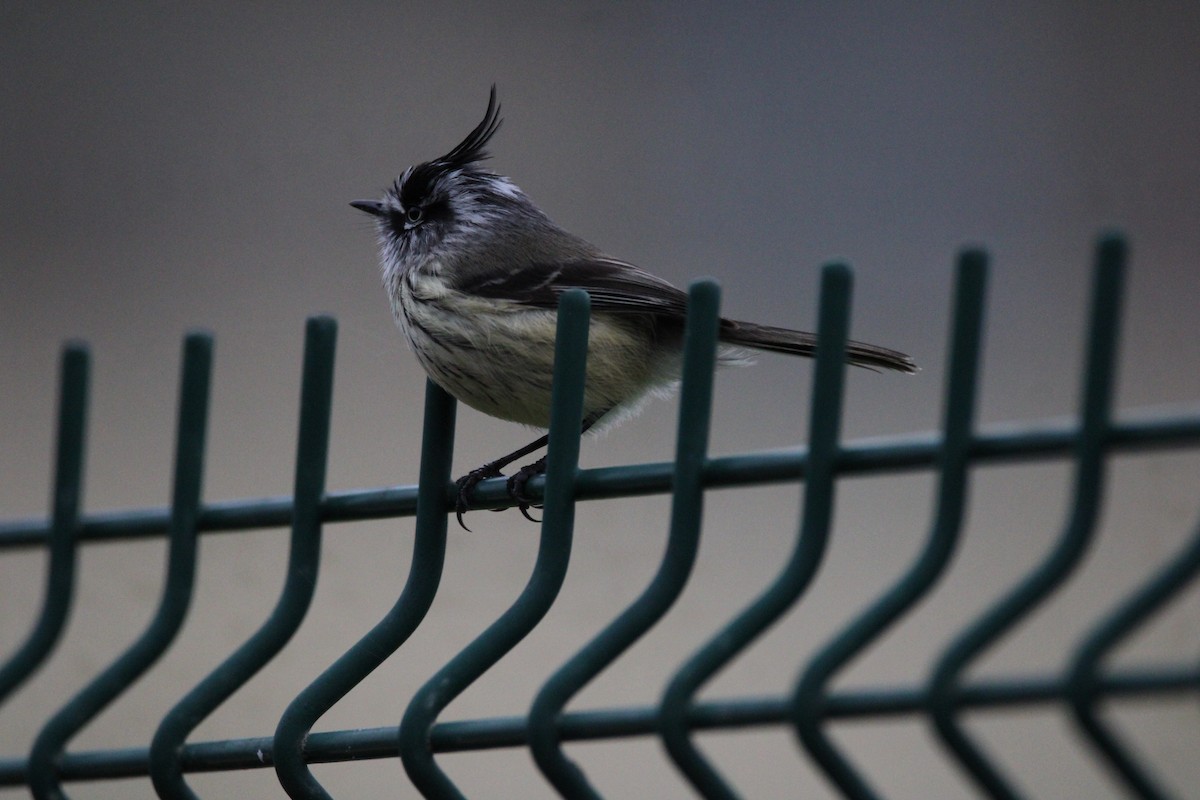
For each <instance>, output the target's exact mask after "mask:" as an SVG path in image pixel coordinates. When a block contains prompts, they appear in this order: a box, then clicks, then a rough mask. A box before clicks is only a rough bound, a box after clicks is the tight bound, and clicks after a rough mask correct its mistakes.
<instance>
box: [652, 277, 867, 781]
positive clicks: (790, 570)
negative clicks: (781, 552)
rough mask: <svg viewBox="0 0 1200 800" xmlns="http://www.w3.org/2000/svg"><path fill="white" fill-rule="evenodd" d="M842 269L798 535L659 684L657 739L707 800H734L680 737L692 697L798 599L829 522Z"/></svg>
mask: <svg viewBox="0 0 1200 800" xmlns="http://www.w3.org/2000/svg"><path fill="white" fill-rule="evenodd" d="M851 283H852V278H851V273H850V268H849V267H847V266H845V265H842V264H830V265H828V266H826V267H825V268H824V270H823V271H822V275H821V299H820V304H819V315H820V319H819V321H818V325H817V334H818V338H817V354H816V366H815V368H814V374H815V377H814V381H813V394H812V404H811V408H810V417H809V430H808V437H809V438H808V441H809V453H808V467H807V473H806V475H807V477H806V482H805V490H804V510H803V512H802V517H801V521H800V526H799V535H798V538H797V540H796V545H795V548H794V550H793V551H792V555H791V557H790V558H789V560H788V562H787V564H786V565H785V566H784V568H783V570H782V571H781V572H780V573H779V575H778V577H777V578H776V579H775V581H774V582H773V583H772V584H771V585H770V586H769V587H768V588H767V589H766V590H764V591H763V593H762V594H761V595H759V597H758V598H757V599H756V600H755V601H754V602H753V603H751V604H750V605H749V606H747V607H746V608H745V609H744V610H743V611H742V612H741V613H739V614H738V615H737V616H736V617H734V619H733V620H732V621H731V622H729V623H728V624H727V625H725V627H724V628H722V629H721V631H720V632H719V633H718V634H717V635H716V636H714V637H713V638H712V639H710V640H709V641H708V643H707V644H706V645H704V647H703V648H701V649H700V650H699V651H697V652H696V654H695V655H693V656H692V657H691V658H689V659H688V660H687V661H686V662H684V664H683V665H682V666H681V667H680V668H679V670H678V671H677V672H676V673H675V675H674V677H673V678H672V679H671V680H670V682H669V683H668V684H667V687H666V691H665V692H664V693H663V698H662V702H661V705H660V707H659V716H660V721H659V725H660V735H661V737H662V740H663V744H664V745H665V746H666V749H667V753H668V755H670V757H671V760H672V761H673V762H674V763H675V765H676V766H677V767H678V768H679V769H680V771H681V772H682V773H683V775H684V777H685V778H687V780H688V781H689V782H690V783H691V784H692V785H693V786H694V787H695V788H696V789H697V790H698V791H699V792H700V793H701V794H702V795H703V796H704V797H708V798H736V797H737V794H736V793H735V792H734V790H733V788H732V787H730V786H729V784H728V783H726V781H725V779H724V778H723V777H722V776H721V774H720V773H719V772H717V770H716V767H714V766H713V765H712V764H711V763H710V762H709V761H708V759H706V758H705V757H704V755H703V754H702V753H701V752H700V750H699V748H697V747H696V745H695V744H693V742H692V741H691V739H690V738H689V736H688V731H689V713H690V710H691V709H690V707H691V704H692V702H693V698H694V697H695V695H696V693H697V692H698V691H699V690H700V687H701V686H703V685H704V683H705V682H707V681H708V680H709V679H710V678H711V677H712V676H713V675H715V674H716V673H717V672H718V671H719V670H720V669H721V668H722V667H724V666H725V665H726V664H727V663H729V662H730V661H731V660H732V659H733V658H734V657H735V656H736V655H737V654H738V653H740V652H741V651H742V650H744V649H745V648H746V647H748V646H749V645H750V643H751V642H753V641H754V640H755V639H756V638H757V637H758V636H759V635H761V634H762V633H763V632H764V631H766V630H767V628H769V627H770V626H771V625H772V624H773V623H774V622H775V621H776V620H778V619H779V617H780V616H782V615H783V613H784V612H785V611H787V610H788V608H790V607H791V606H792V605H793V604H794V603H795V602H796V601H797V600H798V599H799V598H800V596H801V595H802V594H803V593H804V590H805V589H806V588H807V587H808V585H809V583H810V582H811V581H812V579H813V576H814V575H816V572H817V567H818V566H819V565H820V563H821V558H822V556H823V555H824V553H825V545H826V542H827V541H828V538H829V528H830V525H831V523H832V520H833V493H834V492H833V490H834V484H835V481H834V475H835V472H836V466H837V459H838V455H839V452H840V450H839V446H838V436H839V433H840V430H841V416H842V387H843V383H844V379H845V364H844V353H845V349H846V336H847V331H848V330H849V326H850V292H851Z"/></svg>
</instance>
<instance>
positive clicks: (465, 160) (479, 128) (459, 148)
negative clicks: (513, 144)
mask: <svg viewBox="0 0 1200 800" xmlns="http://www.w3.org/2000/svg"><path fill="white" fill-rule="evenodd" d="M502 121H503V120H501V119H500V104H499V103H498V102H496V84H494V83H493V84H492V91H491V93H490V94H489V95H488V107H487V112H486V113H484V115H483V120H482V121H481V122H480V123H479V124H478V125H476V126H475V130H473V131H471V132H470V133H469V134H467V138H465V139H463V140H462V141H461V142H459V143H458V144H457V145H456V146H455V148H454V149H453V150H451V151H450V152H449V153H447V154H446V155H444V156H442V157H441V158H439V159H438V161H440V162H442V163H444V164H446V165H449V166H452V167H466V166H469V165H471V164H474V163H476V162H478V161H483V160H484V159H485V158H487V157H488V153H487V150H485V149H484V148H485V147H486V146H487V143H488V141H490V140H491V138H492V137H493V136H495V135H496V131H498V130H499V129H500V123H501V122H502Z"/></svg>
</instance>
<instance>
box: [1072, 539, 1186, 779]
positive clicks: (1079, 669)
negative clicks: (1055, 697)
mask: <svg viewBox="0 0 1200 800" xmlns="http://www.w3.org/2000/svg"><path fill="white" fill-rule="evenodd" d="M1197 574H1200V526H1197V531H1196V536H1195V537H1194V538H1193V539H1192V541H1191V542H1190V543H1189V544H1188V545H1187V547H1185V548H1184V550H1183V551H1182V552H1181V553H1179V554H1178V555H1177V556H1176V557H1175V558H1173V559H1171V560H1170V561H1168V562H1167V564H1166V566H1165V567H1163V568H1161V569H1160V571H1159V572H1158V573H1157V574H1156V575H1155V576H1154V577H1153V578H1151V579H1150V580H1149V581H1147V582H1146V583H1145V584H1143V585H1142V587H1141V588H1139V589H1138V590H1136V591H1134V592H1133V593H1131V594H1130V595H1129V596H1128V597H1127V598H1125V600H1123V601H1122V602H1121V603H1120V604H1119V605H1118V606H1117V607H1116V609H1115V610H1113V611H1112V613H1110V614H1108V615H1107V616H1105V617H1104V619H1102V620H1101V621H1100V623H1099V624H1098V625H1096V626H1095V628H1094V629H1093V630H1092V631H1091V632H1090V633H1089V634H1088V635H1087V636H1085V637H1084V638H1083V641H1082V642H1081V644H1080V645H1079V648H1078V649H1077V650H1076V652H1075V656H1074V658H1073V659H1072V663H1071V666H1070V668H1069V669H1068V670H1067V700H1068V701H1069V702H1070V704H1071V711H1072V713H1073V716H1074V718H1075V723H1076V724H1077V725H1078V727H1079V729H1080V730H1081V731H1082V732H1083V734H1084V735H1085V737H1086V740H1087V741H1088V742H1089V743H1090V744H1091V745H1092V747H1093V748H1094V749H1095V753H1096V755H1097V757H1098V760H1100V761H1101V762H1102V763H1103V764H1104V765H1105V766H1106V767H1107V768H1108V770H1109V772H1110V773H1111V774H1112V775H1113V777H1114V779H1116V780H1119V781H1121V782H1122V783H1123V784H1124V786H1125V787H1126V788H1127V789H1129V791H1130V792H1132V793H1133V794H1134V795H1136V796H1138V797H1142V798H1147V800H1160V799H1165V798H1168V797H1170V794H1169V793H1168V792H1167V790H1166V789H1164V788H1163V787H1161V786H1160V785H1159V784H1158V782H1157V781H1155V780H1154V778H1153V777H1152V773H1151V772H1150V770H1149V768H1147V767H1145V766H1142V765H1141V764H1139V763H1138V761H1137V759H1136V758H1135V757H1134V756H1133V755H1132V754H1131V753H1130V752H1129V750H1128V749H1127V748H1126V746H1125V745H1124V744H1123V743H1122V742H1121V739H1120V738H1119V737H1118V736H1117V734H1116V732H1115V731H1114V730H1112V729H1111V728H1110V727H1109V726H1108V725H1107V724H1106V723H1105V722H1104V721H1103V720H1102V719H1101V718H1100V716H1099V714H1098V713H1097V709H1096V705H1097V703H1099V701H1100V700H1101V699H1102V695H1103V687H1102V681H1103V676H1101V675H1100V661H1101V659H1103V658H1104V657H1105V656H1107V655H1108V654H1109V653H1110V652H1112V650H1113V649H1114V648H1116V647H1117V645H1119V644H1120V643H1121V642H1122V641H1124V640H1125V639H1126V638H1127V637H1128V636H1129V635H1130V634H1131V633H1133V632H1134V631H1135V630H1137V629H1138V627H1139V626H1141V625H1142V624H1143V623H1144V622H1145V621H1146V620H1148V619H1149V618H1150V617H1151V616H1152V615H1153V614H1154V613H1156V612H1157V611H1159V610H1160V609H1161V608H1162V607H1163V606H1165V605H1166V604H1167V603H1168V602H1169V601H1170V600H1171V599H1172V598H1174V597H1175V596H1176V595H1177V594H1178V593H1179V592H1180V591H1182V590H1183V589H1184V588H1186V587H1187V585H1188V584H1189V583H1191V582H1192V581H1193V580H1195V578H1196V575H1197Z"/></svg>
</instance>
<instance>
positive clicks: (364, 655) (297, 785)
mask: <svg viewBox="0 0 1200 800" xmlns="http://www.w3.org/2000/svg"><path fill="white" fill-rule="evenodd" d="M454 417H455V405H454V399H453V398H452V397H451V396H450V395H448V394H446V393H445V392H444V391H442V390H441V389H439V388H438V387H437V385H436V384H434V383H433V382H432V381H431V382H428V383H427V384H426V387H425V428H424V431H423V439H422V442H421V475H420V482H419V483H418V487H417V519H416V536H415V537H414V540H413V557H412V565H411V566H410V567H409V570H408V581H407V582H406V583H405V584H404V590H403V591H402V592H401V593H400V598H399V599H398V600H397V601H396V604H395V605H394V606H392V609H391V610H390V611H389V612H388V613H387V616H385V617H384V618H383V619H382V620H380V622H379V623H378V624H377V625H376V626H375V627H374V628H372V629H371V630H370V632H368V633H367V635H365V636H364V637H363V638H362V639H360V640H359V641H358V642H357V643H356V644H355V645H354V646H353V647H351V648H350V649H349V650H347V651H346V654H345V655H343V656H342V657H341V658H339V659H338V660H337V661H336V662H335V663H334V664H333V665H332V666H331V667H329V669H327V670H326V671H325V672H324V673H322V674H321V676H320V677H319V678H317V680H315V681H313V683H312V684H310V685H309V686H308V687H306V688H305V689H304V691H302V692H300V694H299V695H297V696H296V699H295V700H294V701H292V703H291V704H290V705H289V706H288V707H287V710H286V711H285V712H284V714H283V717H282V718H281V719H280V720H279V726H278V727H277V728H276V729H275V738H274V740H273V741H272V743H271V748H270V752H271V753H272V754H273V760H274V763H275V772H276V774H278V775H279V783H280V784H281V785H282V786H283V788H284V790H285V791H286V792H287V793H288V796H289V797H294V798H319V799H323V798H329V797H330V795H329V793H328V792H326V791H325V788H324V787H323V786H321V784H320V783H319V782H318V781H317V779H316V778H315V777H314V776H313V774H312V772H311V771H310V770H309V769H308V763H307V762H306V755H307V754H306V753H305V752H304V745H305V741H306V739H307V738H308V735H309V732H310V731H311V730H312V726H313V725H314V724H315V723H316V721H317V720H318V719H319V718H320V717H321V715H322V714H324V713H325V712H326V711H328V710H329V709H330V708H332V707H333V706H334V704H336V703H337V702H338V701H339V700H341V699H342V698H343V697H344V696H345V695H346V694H347V693H348V692H349V691H350V690H351V689H353V688H354V687H355V686H357V685H358V684H359V683H360V682H362V680H363V679H365V678H366V677H367V676H368V675H369V674H371V672H373V671H374V670H375V668H376V667H378V666H379V665H380V664H382V663H383V662H384V661H385V660H387V657H388V656H390V655H391V654H392V653H394V652H395V651H396V650H398V649H399V648H400V645H402V644H404V642H405V640H407V639H408V637H409V636H410V635H411V634H412V632H413V631H415V630H416V629H417V626H418V625H420V624H421V620H423V619H424V618H425V613H426V612H427V611H429V607H430V605H432V604H433V597H434V595H435V594H437V588H438V584H439V583H440V582H441V577H442V565H443V563H444V562H445V558H446V524H447V523H446V521H447V516H446V503H447V498H446V486H447V485H448V484H449V483H450V467H451V463H450V462H451V454H452V453H453V452H454V421H455V420H454Z"/></svg>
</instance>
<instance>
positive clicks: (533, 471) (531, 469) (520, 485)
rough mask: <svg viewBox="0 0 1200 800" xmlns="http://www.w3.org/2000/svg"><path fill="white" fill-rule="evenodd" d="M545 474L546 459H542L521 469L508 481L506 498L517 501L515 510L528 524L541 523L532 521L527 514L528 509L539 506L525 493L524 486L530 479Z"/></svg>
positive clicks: (536, 520) (530, 516)
mask: <svg viewBox="0 0 1200 800" xmlns="http://www.w3.org/2000/svg"><path fill="white" fill-rule="evenodd" d="M545 472H546V459H545V458H544V457H543V458H539V459H538V460H537V461H534V462H533V463H532V464H526V465H525V466H523V467H521V468H520V469H519V470H517V471H516V472H515V473H513V475H512V477H510V478H509V479H508V496H509V497H511V498H512V499H513V500H516V501H517V510H518V511H520V512H521V516H523V517H525V519H527V520H529V521H530V522H541V520H539V519H534V518H533V516H532V515H531V514H530V513H529V509H530V508H541V505H540V504H537V503H534V502H533V498H532V497H530V496H529V495H528V494H526V493H525V484H527V483H529V480H530V479H531V478H534V477H536V476H538V475H543V474H545Z"/></svg>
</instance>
